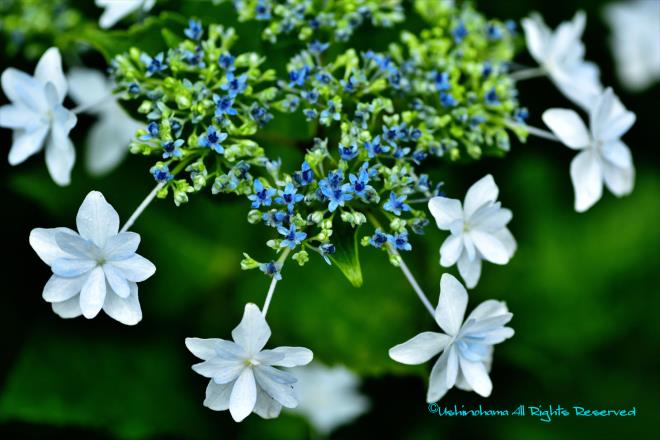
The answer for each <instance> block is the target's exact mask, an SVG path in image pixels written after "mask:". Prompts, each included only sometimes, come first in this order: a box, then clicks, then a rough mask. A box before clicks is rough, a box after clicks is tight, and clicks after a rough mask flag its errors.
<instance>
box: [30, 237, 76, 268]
mask: <svg viewBox="0 0 660 440" xmlns="http://www.w3.org/2000/svg"><path fill="white" fill-rule="evenodd" d="M57 233H67V234H73V235H78V234H77V233H76V232H75V231H73V230H71V229H69V228H47V229H46V228H34V229H33V230H32V231H30V239H29V241H30V246H32V249H34V251H35V252H36V253H37V255H38V256H39V258H41V260H42V261H43V262H44V263H46V264H47V265H49V266H51V265H52V264H53V262H54V261H55V260H56V259H58V258H67V257H70V255H69V254H68V253H66V252H64V251H63V250H62V249H60V247H59V246H58V245H57V242H56V241H55V235H56V234H57Z"/></svg>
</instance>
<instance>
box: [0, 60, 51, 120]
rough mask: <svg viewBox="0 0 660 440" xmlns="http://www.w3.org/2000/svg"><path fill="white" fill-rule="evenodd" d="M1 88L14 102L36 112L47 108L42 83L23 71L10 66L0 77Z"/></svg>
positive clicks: (42, 112) (39, 112)
mask: <svg viewBox="0 0 660 440" xmlns="http://www.w3.org/2000/svg"><path fill="white" fill-rule="evenodd" d="M0 81H1V82H2V90H3V91H4V92H5V95H6V96H7V98H9V100H10V101H12V102H13V103H14V104H20V105H22V106H24V107H27V108H29V109H30V110H32V111H34V112H35V113H38V114H40V115H41V114H44V113H45V112H46V111H47V110H48V103H47V102H46V93H45V88H44V84H42V83H40V82H39V81H38V80H36V79H35V78H33V77H31V76H30V75H28V74H27V73H25V72H21V71H20V70H17V69H14V68H13V67H10V68H8V69H6V70H5V71H4V72H2V76H1V77H0Z"/></svg>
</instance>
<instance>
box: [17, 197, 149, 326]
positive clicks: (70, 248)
mask: <svg viewBox="0 0 660 440" xmlns="http://www.w3.org/2000/svg"><path fill="white" fill-rule="evenodd" d="M76 225H77V227H78V232H75V231H73V230H71V229H69V228H51V229H42V228H36V229H33V230H32V232H30V245H31V246H32V248H33V249H34V251H35V252H36V253H37V255H39V258H41V259H42V260H43V261H44V263H46V264H48V265H49V266H50V268H51V269H52V271H53V276H51V277H50V279H49V280H48V282H47V283H46V286H45V287H44V291H43V298H44V299H45V300H46V301H48V302H49V303H52V307H53V311H54V312H55V313H57V314H58V315H59V316H61V317H62V318H75V317H77V316H80V315H83V316H84V317H85V318H87V319H91V318H94V317H95V316H96V315H98V313H99V312H100V311H101V309H103V311H104V312H105V313H107V314H108V315H109V316H110V317H111V318H113V319H116V320H117V321H119V322H121V323H122V324H126V325H134V324H137V323H138V322H139V321H140V320H141V319H142V310H141V309H140V302H139V300H138V287H137V283H138V282H140V281H144V280H146V279H147V278H149V277H150V276H151V275H153V274H154V272H155V271H156V268H155V266H154V265H153V264H151V262H150V261H149V260H147V259H145V258H144V257H141V256H140V255H138V254H136V253H135V251H136V250H137V248H138V245H139V244H140V236H139V235H138V234H136V233H134V232H118V231H119V216H118V215H117V211H115V210H114V208H113V207H112V206H111V205H110V204H109V203H108V202H106V200H105V198H104V197H103V194H101V193H100V192H98V191H92V192H90V193H89V194H88V195H87V197H85V200H84V201H83V203H82V205H80V209H79V210H78V215H77V216H76Z"/></svg>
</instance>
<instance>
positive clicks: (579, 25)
mask: <svg viewBox="0 0 660 440" xmlns="http://www.w3.org/2000/svg"><path fill="white" fill-rule="evenodd" d="M585 24H586V16H585V14H584V12H582V11H579V12H578V13H576V14H575V17H573V20H572V21H568V22H563V23H561V24H560V25H559V26H558V27H557V29H555V30H554V31H552V30H551V29H549V28H548V27H547V26H546V24H545V22H544V21H543V18H542V17H541V16H540V15H538V14H532V16H531V17H529V18H525V19H523V20H522V26H523V29H524V31H525V41H526V43H527V49H528V50H529V53H530V54H531V55H532V57H533V58H534V59H535V60H536V62H537V63H539V65H540V66H541V67H542V68H543V69H544V70H545V71H546V72H547V74H548V76H549V77H550V79H551V80H552V81H553V82H554V83H555V85H556V86H557V88H558V89H559V90H560V91H561V93H563V94H564V95H565V96H566V97H567V98H568V99H570V100H571V101H573V102H575V103H576V104H578V105H580V106H581V107H582V108H588V107H589V106H590V105H591V104H592V101H593V100H594V99H595V97H596V96H597V95H598V94H600V92H601V91H602V90H603V86H602V85H601V83H600V79H599V77H600V72H599V70H598V66H596V65H595V64H594V63H591V62H588V61H585V60H584V53H585V47H584V44H583V43H582V41H581V38H582V33H583V32H584V27H585Z"/></svg>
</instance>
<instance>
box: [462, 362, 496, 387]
mask: <svg viewBox="0 0 660 440" xmlns="http://www.w3.org/2000/svg"><path fill="white" fill-rule="evenodd" d="M459 362H460V366H461V371H462V373H463V377H465V381H466V382H467V383H468V384H469V385H470V386H471V387H472V389H473V390H474V391H475V392H476V393H477V394H479V395H480V396H483V397H488V396H490V393H491V391H492V390H493V384H492V382H491V381H490V377H488V372H487V371H486V366H485V365H484V364H483V362H478V361H477V362H471V361H469V360H467V359H465V358H464V357H463V356H459Z"/></svg>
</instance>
